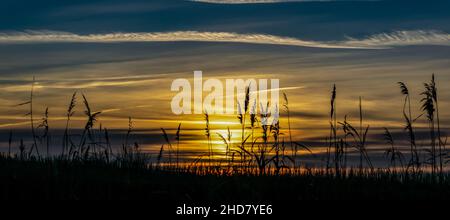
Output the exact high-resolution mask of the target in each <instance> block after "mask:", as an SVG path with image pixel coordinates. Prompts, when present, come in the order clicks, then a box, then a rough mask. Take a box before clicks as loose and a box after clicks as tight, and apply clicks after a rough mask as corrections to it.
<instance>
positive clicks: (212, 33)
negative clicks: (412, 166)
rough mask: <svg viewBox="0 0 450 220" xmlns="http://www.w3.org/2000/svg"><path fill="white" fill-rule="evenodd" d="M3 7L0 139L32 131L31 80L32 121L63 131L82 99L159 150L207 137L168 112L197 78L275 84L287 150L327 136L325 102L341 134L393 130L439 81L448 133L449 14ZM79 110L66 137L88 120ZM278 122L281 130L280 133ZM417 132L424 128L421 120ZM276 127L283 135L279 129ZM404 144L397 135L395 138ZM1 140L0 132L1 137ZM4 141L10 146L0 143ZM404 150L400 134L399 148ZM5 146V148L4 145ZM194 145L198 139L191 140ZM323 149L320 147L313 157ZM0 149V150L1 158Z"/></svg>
mask: <svg viewBox="0 0 450 220" xmlns="http://www.w3.org/2000/svg"><path fill="white" fill-rule="evenodd" d="M1 5H2V6H1V7H0V20H1V22H0V91H1V92H0V101H1V102H0V128H1V129H2V131H9V130H10V129H19V128H26V127H28V126H29V125H28V121H27V118H26V117H25V116H24V114H26V113H27V109H26V107H24V106H22V107H14V105H16V104H18V103H21V102H24V101H26V100H27V99H28V95H29V90H30V85H31V82H32V78H33V76H35V78H36V81H37V84H36V94H35V95H36V97H35V101H36V103H35V110H36V112H35V113H36V115H37V116H36V118H38V119H39V118H41V117H42V114H43V112H44V110H45V108H46V107H47V106H48V107H49V112H50V126H51V127H53V128H62V127H63V126H64V123H65V121H64V114H65V111H66V108H67V105H68V104H69V101H70V97H71V95H72V93H73V92H74V91H78V92H79V93H80V94H81V93H83V94H85V95H86V97H87V98H88V99H89V101H90V103H91V107H92V108H93V109H94V110H95V111H102V112H103V113H102V114H101V115H100V118H99V119H100V122H101V124H102V126H105V127H108V128H111V129H124V128H126V127H127V125H128V117H129V116H131V117H132V118H133V119H134V123H135V124H134V125H135V128H136V129H139V130H141V131H140V133H139V137H138V139H139V140H140V141H142V142H145V143H146V144H148V145H149V146H153V144H154V145H155V146H156V145H159V143H161V142H162V141H163V139H162V138H161V137H160V130H159V129H160V127H165V128H168V129H176V127H177V126H178V123H180V122H181V123H182V124H183V127H184V128H185V129H189V131H186V133H187V135H188V137H186V138H187V139H190V140H194V141H195V140H196V138H199V137H201V136H202V134H203V126H204V124H203V122H202V119H203V116H202V115H196V116H176V115H174V114H172V113H171V111H170V100H171V98H172V97H173V96H174V95H175V93H173V92H171V91H170V85H171V82H172V81H173V80H174V79H177V78H188V79H192V76H193V71H195V70H202V71H203V75H204V78H219V79H226V78H244V79H246V78H256V79H258V78H278V79H280V86H281V87H282V88H295V89H289V90H285V91H284V92H286V94H287V95H288V97H289V105H290V106H289V107H290V109H291V116H292V120H291V123H292V128H293V129H294V133H295V139H296V140H299V141H305V142H310V143H316V142H318V141H319V140H321V139H323V138H324V137H326V136H327V130H326V129H327V128H328V119H327V118H328V114H329V113H328V111H329V99H330V94H331V88H332V86H333V84H334V83H335V84H336V86H337V91H338V99H337V109H338V110H337V111H338V117H339V120H343V118H344V115H348V117H349V119H350V120H356V119H357V118H358V97H359V96H362V97H363V108H364V114H365V119H366V121H365V124H370V125H371V128H372V130H373V131H372V132H371V134H372V135H374V136H376V135H377V134H379V133H380V132H381V128H382V127H390V128H401V127H402V126H403V121H402V105H403V97H402V95H401V94H400V89H399V88H398V85H397V82H398V81H404V82H406V83H407V84H408V86H409V87H410V90H411V94H412V102H413V103H412V104H413V107H414V111H413V114H414V115H415V116H418V115H419V114H420V113H421V111H420V103H419V101H420V99H421V96H420V93H421V92H422V90H423V85H422V84H423V82H427V81H429V80H430V79H431V74H432V73H435V75H436V79H437V83H438V88H439V91H438V92H439V96H440V106H439V107H440V108H441V109H442V110H441V118H442V126H443V127H444V128H447V127H448V126H449V125H450V112H448V111H446V109H448V108H449V107H450V103H449V101H450V87H449V86H448V85H449V82H450V34H449V33H450V13H448V12H449V8H450V2H448V1H433V3H430V2H425V1H364V0H360V1H338V0H336V1H333V0H330V1H314V0H311V1H306V0H303V1H301V0H299V1H293V0H290V1H289V0H285V1H283V0H271V1H263V0H261V1H259V0H253V1H252V0H248V1H245V0H223V1H219V0H204V1H202V0H198V1H182V0H163V1H162V0H156V1H143V0H142V1H137V0H130V1H126V2H125V1H100V0H90V1H85V0H83V1H50V0H42V1H22V0H14V1H12V0H4V1H2V4H1ZM82 113H83V106H82V99H81V96H79V98H78V106H77V108H76V114H75V117H74V119H75V120H74V122H73V123H72V126H73V127H74V128H76V127H78V128H81V126H83V123H84V120H85V116H84V115H83V114H82ZM211 121H212V128H213V129H216V132H219V133H220V132H224V131H226V128H227V127H228V126H230V127H232V128H233V126H237V123H238V120H237V118H236V117H235V116H228V117H225V116H211ZM282 122H285V121H284V119H283V121H282ZM418 125H421V126H426V124H424V121H423V120H419V121H418ZM281 126H282V127H283V126H284V127H286V124H282V125H281ZM397 131H398V132H401V130H397ZM2 133H5V132H2ZM6 133H7V132H6ZM398 135H399V136H401V134H398ZM0 137H2V140H0V142H5V141H7V139H5V138H6V137H7V135H5V134H2V135H1V136H0ZM201 138H203V137H201ZM316 145H320V144H316ZM2 147H5V146H4V145H2Z"/></svg>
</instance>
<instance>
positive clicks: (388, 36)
mask: <svg viewBox="0 0 450 220" xmlns="http://www.w3.org/2000/svg"><path fill="white" fill-rule="evenodd" d="M176 41H194V42H195V41H197V42H234V43H249V44H269V45H288V46H300V47H316V48H340V49H386V48H391V47H396V46H411V45H441V46H450V35H449V34H448V33H445V32H440V31H423V30H416V31H395V32H391V33H381V34H375V35H370V36H367V37H363V38H351V37H348V38H346V39H344V40H341V41H311V40H302V39H299V38H293V37H284V36H275V35H268V34H240V33H231V32H198V31H175V32H136V33H120V32H119V33H107V34H87V35H80V34H75V33H69V32H57V31H24V32H3V33H0V44H19V43H57V42H62V43H63V42H86V43H120V42H176Z"/></svg>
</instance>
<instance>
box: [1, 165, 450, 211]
mask: <svg viewBox="0 0 450 220" xmlns="http://www.w3.org/2000/svg"><path fill="white" fill-rule="evenodd" d="M449 183H450V182H449V179H448V175H447V174H446V175H445V176H444V177H442V178H441V180H440V181H439V180H437V179H436V178H435V177H434V178H433V177H432V176H430V175H428V174H416V176H414V177H413V176H412V175H406V174H389V173H384V172H369V171H367V172H365V173H364V174H360V173H359V172H358V173H357V175H356V173H353V171H351V172H349V173H347V175H346V176H345V177H342V176H341V177H338V176H336V175H332V174H328V175H327V174H326V173H319V172H310V173H304V174H301V175H296V176H290V175H278V176H275V175H262V176H255V175H239V174H236V175H220V174H218V173H215V174H207V175H196V174H190V173H187V171H163V170H161V169H159V168H140V167H132V166H127V167H123V166H120V165H119V164H118V163H110V164H107V163H104V162H99V161H97V162H96V161H90V162H86V161H84V162H82V161H80V162H68V161H64V160H58V159H55V160H41V161H36V160H28V161H20V160H18V159H7V158H4V157H2V158H1V159H0V189H1V191H0V197H1V198H2V199H71V200H85V199H100V200H101V199H145V200H151V201H155V202H156V201H165V202H215V201H223V202H225V201H228V202H235V201H239V202H245V201H248V202H253V203H254V202H256V201H261V202H262V201H264V202H280V201H283V200H284V201H286V200H288V201H291V200H333V199H448V198H449V196H450V184H449Z"/></svg>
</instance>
